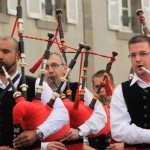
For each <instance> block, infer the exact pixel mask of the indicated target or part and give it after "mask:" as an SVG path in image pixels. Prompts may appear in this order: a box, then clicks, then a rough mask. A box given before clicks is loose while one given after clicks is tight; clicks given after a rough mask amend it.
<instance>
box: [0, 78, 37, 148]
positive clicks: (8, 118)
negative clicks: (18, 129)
mask: <svg viewBox="0 0 150 150" xmlns="http://www.w3.org/2000/svg"><path fill="white" fill-rule="evenodd" d="M35 81H36V78H33V77H29V76H26V84H27V85H28V86H29V87H28V90H27V100H28V101H31V100H32V99H33V98H34V97H35ZM21 84H22V83H21V81H20V83H19V85H18V87H17V88H18V89H17V90H18V91H21V89H20V85H21ZM2 91H3V89H1V88H0V93H1V92H2ZM14 106H15V100H14V98H13V91H7V93H6V94H5V96H4V97H3V98H2V99H0V146H10V147H12V141H13V119H12V111H13V107H14ZM38 145H39V144H38ZM26 149H28V148H26ZM29 149H30V148H29ZM29 149H28V150H29Z"/></svg>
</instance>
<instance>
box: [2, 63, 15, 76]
mask: <svg viewBox="0 0 150 150" xmlns="http://www.w3.org/2000/svg"><path fill="white" fill-rule="evenodd" d="M15 64H16V63H15V62H13V63H12V64H11V65H7V64H6V63H4V62H2V61H0V74H1V75H4V71H3V69H2V66H3V67H4V68H5V69H6V71H7V72H8V73H11V72H10V71H11V68H12V67H13V66H14V65H15Z"/></svg>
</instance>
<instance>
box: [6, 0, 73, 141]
mask: <svg viewBox="0 0 150 150" xmlns="http://www.w3.org/2000/svg"><path fill="white" fill-rule="evenodd" d="M17 17H18V35H19V39H20V40H19V47H20V51H21V65H20V66H21V72H22V80H23V81H22V82H23V84H22V85H21V88H22V94H21V93H20V92H18V91H16V89H15V88H14V86H13V85H12V88H13V90H14V95H13V97H14V98H15V102H16V105H15V106H14V108H13V125H14V137H17V136H18V135H19V134H20V127H22V129H23V130H24V131H27V130H34V129H36V128H37V127H38V126H39V125H41V124H42V123H43V122H44V121H45V120H46V119H47V117H48V116H49V115H50V113H51V112H52V109H53V107H52V106H50V105H49V103H48V104H46V106H44V105H43V104H42V103H41V93H42V90H43V86H42V85H43V80H44V76H45V74H46V70H45V68H46V64H47V60H48V57H49V54H50V47H51V45H52V38H53V37H54V35H53V34H48V37H49V39H48V43H47V49H46V50H45V53H44V56H43V58H44V59H43V64H42V69H41V77H40V82H39V85H38V86H37V92H36V96H35V99H33V100H32V102H29V101H27V100H26V97H27V96H26V91H27V85H26V84H25V83H26V81H25V79H26V78H25V66H26V63H25V62H24V60H25V53H24V42H23V29H22V24H23V19H22V6H21V1H20V0H18V6H17ZM4 72H5V74H6V77H7V78H8V79H9V81H10V77H9V75H8V74H7V72H6V70H4ZM10 83H11V81H10ZM11 84H12V83H11ZM53 95H55V94H53ZM69 128H70V124H69V122H68V124H67V125H65V126H64V127H63V128H62V129H60V130H59V131H58V132H56V133H54V134H52V135H50V136H49V137H47V138H46V139H44V140H43V141H53V140H59V139H61V138H63V137H64V136H65V135H66V134H67V133H68V131H69Z"/></svg>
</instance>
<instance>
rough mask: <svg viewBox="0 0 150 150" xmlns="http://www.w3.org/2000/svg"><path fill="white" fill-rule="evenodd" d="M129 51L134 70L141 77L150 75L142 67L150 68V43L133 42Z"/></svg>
mask: <svg viewBox="0 0 150 150" xmlns="http://www.w3.org/2000/svg"><path fill="white" fill-rule="evenodd" d="M129 52H130V58H131V63H132V66H133V69H134V72H135V73H136V74H137V75H138V76H139V77H141V78H143V77H147V76H150V74H148V73H147V72H146V71H144V70H143V69H141V67H144V68H146V69H148V70H150V54H148V52H149V53H150V47H149V44H148V43H147V42H141V43H136V44H131V45H130V46H129Z"/></svg>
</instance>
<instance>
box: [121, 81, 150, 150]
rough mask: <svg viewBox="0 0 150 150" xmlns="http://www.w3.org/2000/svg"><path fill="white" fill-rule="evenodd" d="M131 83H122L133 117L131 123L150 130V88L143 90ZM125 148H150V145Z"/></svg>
mask: <svg viewBox="0 0 150 150" xmlns="http://www.w3.org/2000/svg"><path fill="white" fill-rule="evenodd" d="M130 83H131V81H126V82H124V83H122V89H123V95H124V99H125V102H126V105H127V109H128V112H129V114H130V117H131V123H134V124H135V125H137V126H138V127H141V128H144V129H150V87H148V88H145V89H142V88H141V87H139V86H138V85H137V83H135V84H133V85H132V86H130ZM125 147H137V148H150V144H145V143H143V144H136V145H129V144H125Z"/></svg>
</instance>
